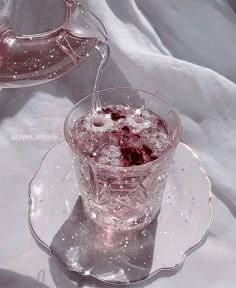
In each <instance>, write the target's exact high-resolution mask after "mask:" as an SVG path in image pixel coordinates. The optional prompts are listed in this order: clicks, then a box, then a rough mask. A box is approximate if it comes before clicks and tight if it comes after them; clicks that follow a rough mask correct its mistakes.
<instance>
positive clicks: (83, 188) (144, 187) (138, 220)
mask: <svg viewBox="0 0 236 288" xmlns="http://www.w3.org/2000/svg"><path fill="white" fill-rule="evenodd" d="M99 97H100V100H101V104H102V106H107V105H124V106H127V105H130V106H131V107H135V108H137V109H138V108H141V107H143V106H144V107H145V109H147V110H149V111H151V112H154V113H156V114H158V115H159V116H160V117H161V118H162V119H163V120H165V122H166V124H167V130H168V134H169V135H168V138H169V139H170V144H169V145H168V147H167V148H166V150H165V151H164V152H163V156H161V157H160V158H158V159H156V160H154V161H152V162H149V163H147V164H143V165H140V166H132V167H113V166H108V165H104V164H100V163H95V162H93V161H92V160H91V161H90V160H86V161H85V160H84V158H83V157H82V156H81V155H80V154H79V152H78V151H77V150H76V149H75V147H74V145H73V141H72V132H71V131H72V128H73V126H74V123H75V121H76V120H78V119H79V118H80V117H82V116H84V115H85V114H86V113H89V112H90V111H91V105H92V95H89V96H87V97H85V98H84V99H82V100H81V101H80V102H79V103H77V104H76V105H75V106H74V108H73V109H72V110H71V111H70V112H69V114H68V116H67V118H66V120H65V124H64V133H65V138H66V141H67V143H68V145H69V147H70V148H71V151H72V155H73V162H74V167H75V170H76V175H77V177H78V182H79V187H80V193H81V197H82V200H83V205H84V208H85V210H86V211H87V213H88V215H89V216H90V217H91V218H92V219H93V220H94V221H95V222H96V223H97V225H98V226H100V227H102V228H106V229H110V230H113V231H133V230H138V229H141V228H143V227H145V226H146V225H147V224H149V223H150V222H151V221H152V220H153V219H154V218H155V217H157V216H158V214H159V212H160V209H161V203H162V198H163V192H164V189H165V186H166V182H167V178H168V173H169V169H170V166H171V163H172V161H173V156H174V153H175V149H176V147H177V145H178V143H179V140H180V133H181V124H180V119H179V116H178V114H177V112H176V111H175V109H174V108H173V107H172V106H171V105H170V104H168V103H167V102H166V101H164V100H162V99H161V98H160V97H158V96H156V95H154V94H151V93H148V92H145V91H142V90H136V89H130V88H112V89H106V90H102V91H100V92H99Z"/></svg>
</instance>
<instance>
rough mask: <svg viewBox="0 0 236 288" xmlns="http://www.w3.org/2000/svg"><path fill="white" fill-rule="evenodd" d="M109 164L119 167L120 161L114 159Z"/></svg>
mask: <svg viewBox="0 0 236 288" xmlns="http://www.w3.org/2000/svg"><path fill="white" fill-rule="evenodd" d="M111 164H112V165H114V166H119V165H120V160H119V159H118V158H114V159H112V160H111Z"/></svg>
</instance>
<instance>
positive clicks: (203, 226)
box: [29, 142, 211, 284]
mask: <svg viewBox="0 0 236 288" xmlns="http://www.w3.org/2000/svg"><path fill="white" fill-rule="evenodd" d="M29 197H30V201H29V203H30V209H29V223H30V228H31V231H32V233H33V236H34V237H35V238H36V240H37V241H39V242H40V244H42V245H43V246H44V247H45V248H47V249H48V250H49V251H50V252H51V253H52V255H53V256H54V257H56V258H57V259H58V260H59V261H60V262H61V263H62V264H63V265H64V266H65V267H66V268H67V269H69V270H71V271H76V272H79V273H81V274H83V275H90V276H93V277H95V278H97V279H99V280H101V281H104V282H108V283H114V284H129V283H136V282H139V281H143V280H145V279H147V278H149V277H151V276H153V275H155V274H156V273H158V272H160V271H162V270H170V269H174V268H177V267H178V266H179V265H181V264H182V263H183V262H184V260H185V258H186V255H187V253H188V252H189V251H190V250H192V249H193V248H195V247H196V246H197V245H199V244H200V243H201V242H202V241H203V239H204V238H205V236H206V234H207V232H208V230H209V226H210V222H211V204H210V202H211V201H210V199H211V184H210V181H209V179H208V177H207V175H206V173H205V172H204V170H203V169H202V167H200V164H199V161H198V159H197V157H196V156H195V154H194V153H193V152H192V150H191V149H190V148H189V147H187V146H186V145H184V144H182V143H180V144H179V145H178V148H177V151H176V155H175V159H174V163H173V166H172V168H171V173H170V176H169V179H168V183H167V186H166V189H165V193H164V199H163V204H162V208H161V212H160V215H159V217H158V219H155V220H154V221H153V222H152V223H150V224H149V225H148V226H147V227H146V228H145V229H142V230H140V231H136V232H129V233H117V232H112V231H106V230H102V229H101V228H99V227H97V226H96V225H95V223H94V221H93V220H92V219H90V218H88V217H87V215H86V214H85V213H84V209H83V204H82V201H81V197H80V193H79V188H78V184H77V179H76V176H75V172H74V169H73V161H72V158H71V155H70V152H69V148H68V147H67V144H66V143H65V142H61V143H60V144H58V145H56V146H55V147H53V148H52V149H51V150H49V152H48V153H47V154H46V155H45V157H44V158H43V160H42V163H41V165H40V168H39V169H38V171H37V172H36V174H35V177H34V178H33V179H32V181H31V183H30V195H29Z"/></svg>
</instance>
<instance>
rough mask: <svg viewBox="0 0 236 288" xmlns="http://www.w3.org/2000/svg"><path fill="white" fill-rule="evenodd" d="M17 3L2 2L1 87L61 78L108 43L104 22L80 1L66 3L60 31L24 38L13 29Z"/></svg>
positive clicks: (24, 36) (0, 35)
mask: <svg viewBox="0 0 236 288" xmlns="http://www.w3.org/2000/svg"><path fill="white" fill-rule="evenodd" d="M16 1H17V0H0V88H17V87H25V86H33V85H38V84H42V83H45V82H48V81H51V80H54V79H57V78H59V77H61V76H62V75H64V74H66V73H67V72H68V71H70V70H71V69H72V68H74V67H75V66H77V65H79V64H80V63H81V61H83V60H84V59H86V58H87V57H89V55H90V52H91V51H92V50H93V49H95V48H97V47H98V46H99V45H100V46H101V43H106V41H107V34H106V30H105V27H104V26H103V24H102V23H101V21H100V20H99V19H98V18H97V17H96V16H95V15H94V14H93V13H91V12H90V11H89V10H88V9H86V8H85V7H83V6H82V5H81V4H79V3H78V1H76V0H64V3H65V6H66V15H65V20H64V24H63V25H62V26H60V27H59V28H57V29H54V30H51V31H49V32H46V33H40V34H33V35H20V34H19V33H16V32H15V31H13V28H12V27H13V25H12V22H13V21H12V20H13V18H14V12H15V9H14V6H15V2H16ZM62 1H63V0H62Z"/></svg>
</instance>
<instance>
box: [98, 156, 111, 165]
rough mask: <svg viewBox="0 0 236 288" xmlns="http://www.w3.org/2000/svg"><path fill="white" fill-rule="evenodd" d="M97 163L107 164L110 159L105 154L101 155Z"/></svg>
mask: <svg viewBox="0 0 236 288" xmlns="http://www.w3.org/2000/svg"><path fill="white" fill-rule="evenodd" d="M98 162H99V163H101V164H107V163H108V162H110V159H109V158H108V157H106V156H101V157H100V158H99V160H98Z"/></svg>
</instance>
